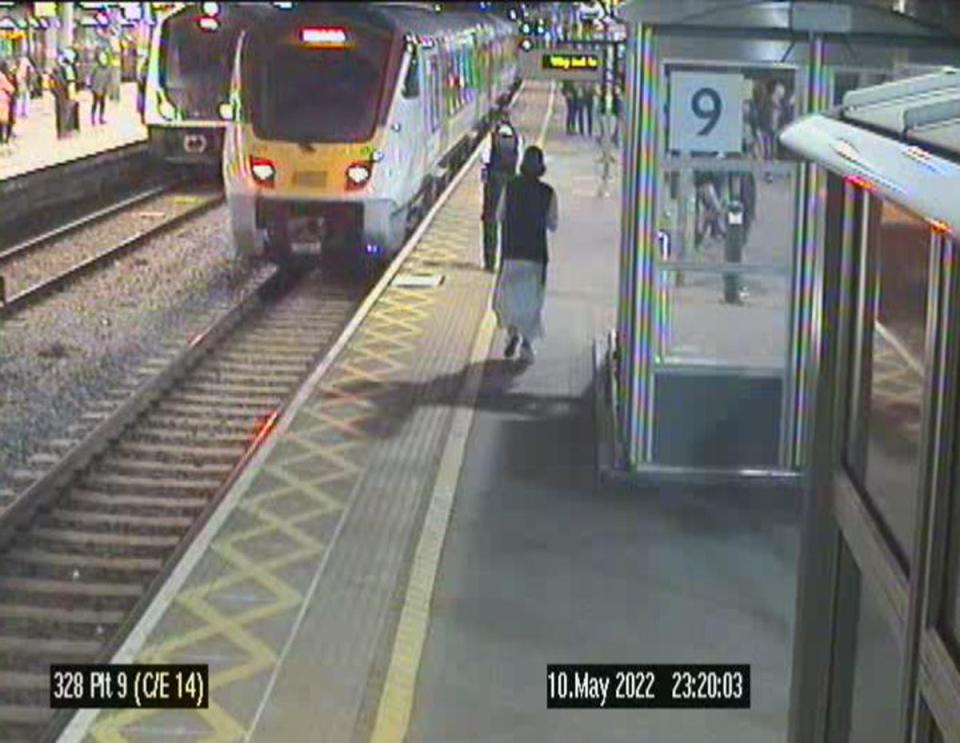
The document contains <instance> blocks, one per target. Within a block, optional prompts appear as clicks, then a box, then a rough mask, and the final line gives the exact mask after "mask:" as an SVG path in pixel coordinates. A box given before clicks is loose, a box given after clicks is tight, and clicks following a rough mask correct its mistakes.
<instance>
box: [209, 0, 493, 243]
mask: <svg viewBox="0 0 960 743" xmlns="http://www.w3.org/2000/svg"><path fill="white" fill-rule="evenodd" d="M411 24H412V25H413V26H417V27H420V28H421V29H422V30H430V31H431V33H430V35H429V37H428V35H427V34H413V33H411V30H410V29H411ZM471 24H473V25H471ZM475 27H476V22H475V21H471V20H468V19H465V18H463V17H460V16H457V15H456V14H451V15H449V16H444V17H433V16H432V15H431V14H430V13H429V11H425V10H423V9H411V8H409V7H408V8H391V7H389V6H380V7H377V6H375V5H373V4H370V5H366V4H363V5H356V6H351V5H350V4H330V5H320V4H318V5H315V6H314V5H310V6H306V5H305V6H303V8H302V9H300V10H299V11H296V12H291V13H289V14H287V15H286V16H284V17H273V18H271V19H270V20H269V21H267V22H264V23H262V24H259V25H258V26H257V27H256V28H251V29H249V30H247V31H245V32H244V33H243V34H242V36H241V39H240V41H239V43H238V46H237V52H236V59H235V61H234V71H233V79H232V82H231V111H230V112H229V113H228V118H229V119H230V123H229V124H228V125H227V130H226V136H225V141H224V158H223V174H224V184H225V189H226V194H227V201H228V205H229V211H230V219H231V227H232V230H233V237H234V241H235V245H236V248H237V251H238V253H241V254H249V253H254V252H260V251H261V250H265V251H266V252H267V253H268V254H272V255H273V256H274V257H281V258H282V257H284V256H286V255H288V254H289V253H290V252H291V250H294V249H295V246H296V245H297V243H312V244H318V243H323V245H324V250H327V249H328V246H330V245H340V246H342V247H344V248H347V251H348V258H350V259H352V258H356V257H362V256H364V255H375V256H380V257H383V258H387V257H389V256H391V255H392V254H394V253H395V252H396V251H397V250H399V249H400V247H401V246H402V244H403V242H404V239H405V237H406V234H407V231H408V228H409V226H410V224H411V215H412V214H413V210H415V209H416V207H417V204H418V203H419V201H420V199H421V197H422V195H423V194H424V193H425V192H426V191H429V190H430V188H431V186H432V185H433V184H434V183H435V181H436V180H438V179H439V172H440V171H442V169H443V168H444V167H445V159H447V157H448V155H449V154H450V152H451V151H452V148H454V147H459V145H460V142H459V139H457V138H460V139H463V138H465V137H466V135H467V134H468V133H469V132H470V131H474V130H477V129H478V128H479V127H481V126H482V119H483V118H485V117H486V115H487V114H488V113H489V111H478V110H477V109H478V106H477V105H476V103H477V102H478V94H479V91H480V89H481V88H482V86H483V85H485V84H487V80H486V79H481V65H480V64H479V63H478V60H480V59H481V57H484V55H485V54H486V50H485V49H480V48H477V40H478V39H479V38H480V36H482V35H478V34H477V33H476V32H473V31H471V30H470V29H472V28H475ZM488 36H490V34H488ZM489 43H491V44H492V43H493V40H492V39H490V40H489ZM454 65H459V67H458V68H455V67H454ZM468 68H469V70H468ZM454 72H457V73H458V74H454ZM468 72H469V74H467V73H468ZM483 72H484V74H485V75H488V76H489V78H490V79H499V76H500V75H501V74H502V71H501V70H500V69H497V70H493V69H485V70H483ZM495 73H496V77H494V74H495ZM451 81H453V83H454V84H455V85H456V86H459V88H458V90H457V91H451V89H450V83H451ZM444 83H446V84H444ZM498 92H499V91H498ZM470 104H474V105H473V106H471V105H470ZM467 119H469V121H468V120H467ZM454 124H456V126H454ZM461 129H463V130H464V131H463V132H461V131H460V130H461ZM454 139H457V141H454ZM461 149H462V148H461Z"/></svg>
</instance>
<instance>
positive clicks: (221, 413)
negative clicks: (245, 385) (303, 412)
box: [154, 400, 269, 425]
mask: <svg viewBox="0 0 960 743" xmlns="http://www.w3.org/2000/svg"><path fill="white" fill-rule="evenodd" d="M160 412H161V410H156V411H154V413H160ZM263 412H269V411H263ZM162 413H163V414H164V415H166V416H174V417H175V418H176V420H178V421H180V423H181V425H196V424H197V423H199V422H200V421H209V422H211V423H213V422H218V423H221V422H222V423H227V422H229V421H237V420H248V421H250V422H251V423H252V422H253V421H255V420H256V419H257V413H256V412H251V411H250V409H246V410H237V409H230V408H228V407H218V406H216V405H213V404H202V403H192V402H180V401H176V400H164V402H163V407H162Z"/></svg>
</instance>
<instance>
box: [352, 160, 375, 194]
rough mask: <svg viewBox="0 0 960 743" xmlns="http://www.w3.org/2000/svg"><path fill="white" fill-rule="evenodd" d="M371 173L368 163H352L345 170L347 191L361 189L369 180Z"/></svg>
mask: <svg viewBox="0 0 960 743" xmlns="http://www.w3.org/2000/svg"><path fill="white" fill-rule="evenodd" d="M371 173H372V171H371V169H370V165H369V164H368V163H353V164H352V165H351V166H350V167H349V168H347V189H348V190H349V189H354V188H362V187H363V186H364V184H366V182H367V181H369V180H370V175H371Z"/></svg>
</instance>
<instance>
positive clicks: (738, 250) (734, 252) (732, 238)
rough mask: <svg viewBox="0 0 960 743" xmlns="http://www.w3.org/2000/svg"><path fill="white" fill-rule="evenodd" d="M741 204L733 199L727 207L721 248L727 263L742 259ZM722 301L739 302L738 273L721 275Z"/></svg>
mask: <svg viewBox="0 0 960 743" xmlns="http://www.w3.org/2000/svg"><path fill="white" fill-rule="evenodd" d="M743 216H744V215H743V204H741V203H740V202H739V201H733V202H731V203H730V205H729V206H728V207H727V239H726V242H725V244H724V248H723V258H724V261H725V262H727V263H740V262H741V261H742V260H743V243H744V237H745V235H744V226H745V225H744V223H743ZM723 301H724V302H726V303H727V304H740V303H741V300H740V274H738V273H733V272H731V273H725V274H724V275H723Z"/></svg>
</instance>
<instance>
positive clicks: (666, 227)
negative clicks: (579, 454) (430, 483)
mask: <svg viewBox="0 0 960 743" xmlns="http://www.w3.org/2000/svg"><path fill="white" fill-rule="evenodd" d="M624 16H625V17H626V18H627V20H628V28H629V33H628V40H627V60H628V66H627V76H628V81H627V90H628V92H629V93H630V96H629V98H628V102H627V122H626V126H625V127H624V129H625V131H626V132H628V134H629V136H628V138H627V139H626V141H625V160H624V163H625V167H624V173H625V176H624V190H623V233H622V243H621V265H620V269H621V278H620V282H621V283H620V306H619V315H618V325H617V328H616V331H615V333H614V336H615V339H614V340H613V341H612V342H611V348H610V358H609V361H610V367H611V370H612V373H611V377H612V380H613V386H612V387H613V395H612V397H613V400H614V408H615V411H614V418H615V422H616V428H617V435H616V438H617V441H618V445H619V457H618V459H617V461H616V463H615V465H614V469H616V470H619V471H620V472H621V473H625V474H628V475H630V476H631V477H640V478H643V479H645V480H650V479H654V480H655V479H656V478H658V477H664V476H670V477H672V478H681V479H691V478H694V477H696V478H698V479H699V478H702V477H704V476H706V477H707V479H713V478H718V479H719V478H733V479H740V480H742V479H756V480H759V481H763V482H770V481H775V480H780V479H783V480H785V481H787V482H791V483H793V484H795V485H796V486H798V487H797V488H796V490H791V491H790V492H798V493H800V497H802V499H803V526H802V535H801V552H800V569H799V575H798V598H797V613H796V625H795V627H794V651H793V666H792V684H791V691H790V695H791V704H790V715H789V723H788V731H787V736H786V740H787V741H789V743H866V742H868V741H869V742H870V743H873V742H877V743H958V742H960V393H958V382H960V253H958V239H960V238H958V236H960V199H958V193H960V83H958V82H957V81H958V80H960V72H952V71H946V72H945V71H944V67H945V66H948V65H951V64H956V62H957V60H958V59H960V54H958V52H960V49H958V47H957V42H956V41H955V40H954V39H952V38H951V37H949V36H947V35H946V34H945V33H944V32H943V31H942V30H940V29H936V28H930V27H927V26H924V25H922V24H920V23H918V22H916V21H914V20H911V19H909V18H907V17H904V16H901V15H898V14H896V13H894V12H893V11H890V10H886V9H883V8H879V7H867V6H853V5H840V4H832V3H821V2H788V1H786V0H784V1H783V2H776V1H770V2H756V3H743V2H738V1H737V0H732V1H731V2H726V1H725V0H717V1H715V2H706V1H701V0H642V1H641V0H638V1H637V2H634V3H630V4H628V5H627V7H626V8H625V10H624Z"/></svg>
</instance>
